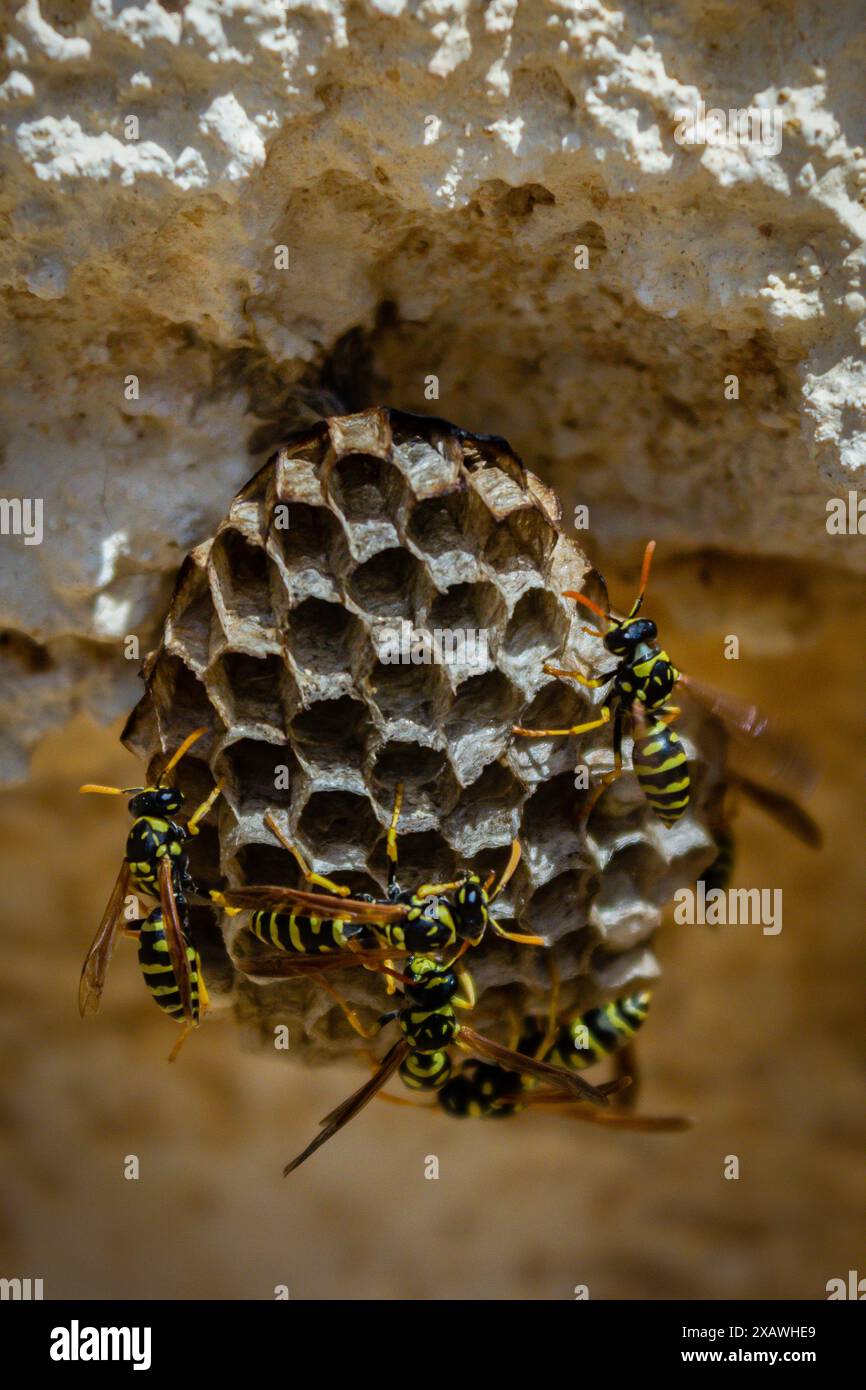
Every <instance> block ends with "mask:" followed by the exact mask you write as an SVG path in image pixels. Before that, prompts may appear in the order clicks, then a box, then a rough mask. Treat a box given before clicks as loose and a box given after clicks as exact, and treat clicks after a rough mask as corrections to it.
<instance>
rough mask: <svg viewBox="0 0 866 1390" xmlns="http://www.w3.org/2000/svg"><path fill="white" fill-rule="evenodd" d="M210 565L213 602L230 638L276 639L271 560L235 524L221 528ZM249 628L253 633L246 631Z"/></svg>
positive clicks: (214, 544)
mask: <svg viewBox="0 0 866 1390" xmlns="http://www.w3.org/2000/svg"><path fill="white" fill-rule="evenodd" d="M209 565H210V568H211V573H212V576H213V578H212V581H211V582H212V586H213V587H214V602H215V604H216V607H217V610H218V612H219V614H220V620H221V622H222V624H223V627H224V628H225V632H226V636H227V637H228V638H229V640H230V641H242V640H244V636H245V635H246V636H247V640H250V637H252V639H253V640H255V637H256V636H261V637H262V638H270V639H271V640H273V639H274V636H275V629H276V620H275V617H274V613H273V607H272V604H271V572H270V561H269V560H268V557H267V555H266V553H265V551H264V549H263V548H262V547H261V546H259V545H251V544H250V542H249V541H248V540H246V539H245V537H244V536H242V535H241V533H240V531H236V530H235V529H234V528H233V527H226V528H225V529H224V530H222V531H221V532H220V533H219V535H218V536H217V538H216V540H215V541H214V543H213V545H212V546H211V552H210V557H209ZM246 629H252V632H251V633H249V634H245V630H246Z"/></svg>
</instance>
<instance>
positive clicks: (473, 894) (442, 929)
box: [211, 784, 546, 1036]
mask: <svg viewBox="0 0 866 1390" xmlns="http://www.w3.org/2000/svg"><path fill="white" fill-rule="evenodd" d="M402 801H403V787H402V784H401V785H399V786H398V787H397V791H396V796H395V800H394V808H393V811H392V814H391V821H390V824H389V828H388V834H387V840H386V853H387V859H388V883H387V896H386V897H385V898H374V897H372V896H367V897H358V898H352V897H350V896H349V892H350V890H349V888H348V887H347V886H346V885H345V884H339V883H335V882H334V881H333V879H330V878H325V877H323V876H322V875H321V874H318V873H314V872H313V871H312V870H311V869H310V867H309V866H308V864H307V863H306V861H305V859H304V857H303V855H302V854H301V852H300V850H299V849H298V848H297V846H295V845H293V844H292V843H291V842H290V841H289V840H288V839H287V838H286V837H285V835H284V834H283V832H282V831H281V829H280V827H279V826H278V825H277V823H276V821H275V820H274V818H273V817H272V816H271V815H266V816H265V818H264V823H265V825H266V827H267V828H268V829H269V830H270V831H271V833H272V834H273V835H274V837H275V838H276V839H277V840H278V841H279V843H280V844H281V845H282V846H283V848H284V849H286V850H288V852H289V853H290V854H291V855H292V856H293V857H294V859H295V861H296V862H297V864H298V866H299V868H300V870H301V873H302V875H303V877H304V879H305V880H306V882H307V883H310V884H311V885H313V886H316V887H319V888H323V889H324V890H325V892H324V893H313V892H304V891H302V890H300V889H295V888H282V887H278V886H276V885H271V886H255V887H248V888H236V889H227V890H226V891H225V892H224V893H213V894H212V895H211V897H212V898H213V901H214V902H216V903H217V904H218V905H219V906H222V907H225V908H226V909H227V911H229V912H230V913H232V914H235V913H238V912H242V911H250V913H251V916H250V931H251V933H252V935H253V936H254V937H256V938H257V939H258V940H259V941H260V942H261V943H262V944H263V945H265V946H270V947H274V948H276V950H277V951H278V952H279V953H280V954H279V955H273V954H270V955H258V956H255V957H251V958H250V959H249V962H248V964H246V963H244V962H241V968H243V969H245V970H246V972H247V973H249V974H252V975H261V976H264V977H277V978H280V977H282V978H291V977H293V976H299V975H306V976H308V977H309V976H313V975H318V976H319V977H320V982H321V983H324V984H325V985H326V988H328V989H329V991H330V993H331V994H332V995H333V996H334V998H336V999H337V1001H338V1002H339V1003H340V1006H341V1007H342V1008H343V1011H344V1013H345V1014H346V1017H347V1018H348V1020H349V1022H350V1023H351V1024H352V1026H353V1028H355V1029H356V1031H358V1032H359V1033H361V1034H362V1036H367V1033H366V1030H365V1029H364V1028H363V1027H362V1026H361V1025H360V1024H359V1022H358V1019H357V1015H355V1014H354V1012H353V1011H352V1010H351V1009H350V1008H349V1007H348V1005H346V1003H345V1001H344V1000H343V999H342V998H341V996H340V995H339V994H338V993H337V991H336V990H334V989H333V987H331V986H329V985H327V983H326V982H325V981H324V980H323V979H322V978H321V976H322V972H323V969H328V970H331V969H337V968H342V967H343V966H358V965H360V966H366V967H368V968H372V969H378V970H384V973H385V974H386V975H387V976H388V977H389V980H390V979H393V978H394V974H393V971H392V970H391V969H390V968H389V962H390V961H391V960H395V959H398V958H400V957H404V956H406V955H417V954H419V953H428V952H436V953H437V954H438V953H442V952H448V951H451V950H452V949H453V948H459V954H462V953H463V951H464V950H465V949H466V948H467V947H469V946H477V945H478V944H479V942H480V941H481V940H482V938H483V936H484V934H485V932H486V930H487V927H488V926H489V927H490V929H491V930H492V931H494V932H495V933H496V934H497V935H499V936H501V937H504V938H505V939H506V940H508V941H514V942H518V943H520V944H523V945H530V946H543V945H545V944H546V943H545V941H544V938H543V937H540V936H531V935H524V934H522V933H518V932H510V931H507V930H506V928H505V927H503V926H501V925H500V923H499V922H497V920H496V918H495V917H494V916H493V914H492V912H491V910H490V909H491V905H492V903H493V902H494V901H495V899H496V898H497V897H498V896H499V894H500V893H501V892H502V890H503V889H504V888H505V886H506V885H507V883H508V882H509V880H510V879H511V877H512V875H513V873H514V871H515V869H516V868H517V865H518V863H519V861H520V846H519V844H518V843H517V841H516V840H515V841H514V842H513V843H512V846H511V852H510V854H509V858H508V862H507V864H506V865H505V868H504V869H503V871H502V873H501V874H500V875H499V878H498V880H497V881H496V883H495V886H494V876H493V875H492V874H491V875H490V876H488V878H487V880H486V882H482V880H481V879H480V878H479V876H478V875H477V874H474V873H471V872H469V871H468V870H467V871H466V873H464V874H463V875H461V876H460V877H459V878H457V879H455V880H453V881H451V882H449V883H426V884H422V885H421V886H420V887H419V888H416V889H414V890H411V889H410V890H406V889H401V887H400V885H399V882H398V878H397V825H398V822H399V817H400V810H401V807H402ZM392 987H393V986H392Z"/></svg>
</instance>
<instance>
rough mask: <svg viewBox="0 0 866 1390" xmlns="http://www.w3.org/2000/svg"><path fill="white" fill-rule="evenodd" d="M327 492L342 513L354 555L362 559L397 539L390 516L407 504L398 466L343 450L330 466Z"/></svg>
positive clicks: (397, 540) (391, 544)
mask: <svg viewBox="0 0 866 1390" xmlns="http://www.w3.org/2000/svg"><path fill="white" fill-rule="evenodd" d="M327 486H328V493H329V496H330V499H331V502H332V504H333V505H334V507H335V508H336V510H337V511H338V512H339V513H340V515H341V516H342V517H343V520H344V522H345V523H346V529H347V533H348V536H349V546H350V549H351V551H352V554H353V555H354V556H355V559H356V560H358V561H364V560H367V559H369V558H370V557H371V556H372V555H375V554H376V553H377V552H378V551H380V550H384V549H386V548H388V547H389V546H394V545H397V544H398V543H399V536H398V534H397V529H396V527H395V525H394V522H393V520H392V517H393V516H394V514H395V513H396V512H398V511H400V510H401V509H403V508H405V507H406V506H407V505H408V501H409V494H408V490H407V488H406V484H405V482H404V481H403V479H402V478H401V476H400V472H399V470H398V469H396V468H394V466H393V465H392V464H390V463H386V462H385V461H384V460H383V459H378V458H373V457H372V456H370V455H366V454H346V455H345V456H344V457H343V458H341V459H338V460H337V462H336V463H335V464H334V466H333V468H332V469H331V471H330V473H329V475H328V480H327Z"/></svg>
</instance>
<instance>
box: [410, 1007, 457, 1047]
mask: <svg viewBox="0 0 866 1390" xmlns="http://www.w3.org/2000/svg"><path fill="white" fill-rule="evenodd" d="M398 1021H399V1024H400V1031H401V1033H402V1034H403V1037H404V1038H405V1039H406V1042H407V1043H408V1044H409V1046H410V1047H411V1049H412V1051H413V1052H440V1051H441V1050H442V1048H445V1047H447V1046H448V1044H449V1043H451V1042H453V1041H454V1038H455V1036H456V1033H457V1019H456V1018H455V1016H454V1010H453V1008H452V1007H451V1005H450V1004H443V1005H442V1007H441V1008H439V1009H421V1008H418V1007H417V1005H414V1004H413V1005H410V1006H409V1008H406V1009H401V1010H400V1013H399V1016H398Z"/></svg>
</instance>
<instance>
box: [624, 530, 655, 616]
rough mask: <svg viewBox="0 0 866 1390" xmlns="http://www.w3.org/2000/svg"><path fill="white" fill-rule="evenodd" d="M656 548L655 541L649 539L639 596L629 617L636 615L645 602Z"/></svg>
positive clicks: (642, 567) (644, 556) (641, 574)
mask: <svg viewBox="0 0 866 1390" xmlns="http://www.w3.org/2000/svg"><path fill="white" fill-rule="evenodd" d="M655 548H656V543H655V541H649V542H648V543H647V548H646V550H645V551H644V553H643V565H642V566H641V572H640V588H639V589H638V594H637V598H636V599H635V601H634V603H633V605H632V610H631V612H630V613H629V615H628V616H629V619H631V618H633V617H634V616H635V614H636V613H637V612H638V611H639V610H640V606H641V604H642V603H643V596H644V594H645V593H646V587H647V584H648V583H649V573H650V565H651V564H652V562H653V553H654V551H655Z"/></svg>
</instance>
